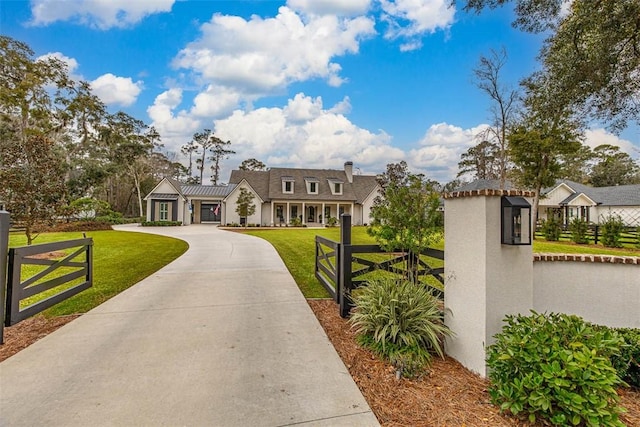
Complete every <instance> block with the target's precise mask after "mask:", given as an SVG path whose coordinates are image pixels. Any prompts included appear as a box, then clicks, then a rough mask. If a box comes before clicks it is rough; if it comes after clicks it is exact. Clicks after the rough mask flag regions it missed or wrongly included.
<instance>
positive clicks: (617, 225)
mask: <svg viewBox="0 0 640 427" xmlns="http://www.w3.org/2000/svg"><path fill="white" fill-rule="evenodd" d="M600 225H601V226H602V227H601V228H602V244H603V245H604V246H606V247H608V248H621V247H622V243H620V237H621V236H622V231H623V230H624V223H623V222H622V218H620V217H619V216H618V215H609V216H608V217H607V218H606V219H604V221H601V222H600Z"/></svg>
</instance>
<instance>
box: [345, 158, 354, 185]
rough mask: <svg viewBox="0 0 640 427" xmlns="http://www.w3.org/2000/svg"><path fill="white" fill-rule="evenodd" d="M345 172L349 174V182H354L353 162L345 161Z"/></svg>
mask: <svg viewBox="0 0 640 427" xmlns="http://www.w3.org/2000/svg"><path fill="white" fill-rule="evenodd" d="M344 173H345V174H346V175H347V181H349V184H353V162H345V164H344Z"/></svg>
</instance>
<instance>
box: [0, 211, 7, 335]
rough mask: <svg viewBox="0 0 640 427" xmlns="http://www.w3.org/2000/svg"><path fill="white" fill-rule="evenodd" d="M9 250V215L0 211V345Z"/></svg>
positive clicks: (2, 332) (2, 330) (2, 331)
mask: <svg viewBox="0 0 640 427" xmlns="http://www.w3.org/2000/svg"><path fill="white" fill-rule="evenodd" d="M8 248H9V213H8V212H5V211H0V344H4V320H5V319H4V318H5V315H6V313H5V310H6V302H5V300H6V295H7V293H6V287H7V264H8V261H7V251H8Z"/></svg>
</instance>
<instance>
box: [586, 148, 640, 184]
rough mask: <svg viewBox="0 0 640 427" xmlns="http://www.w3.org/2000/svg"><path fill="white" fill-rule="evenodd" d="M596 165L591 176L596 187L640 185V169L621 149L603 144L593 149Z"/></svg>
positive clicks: (591, 180)
mask: <svg viewBox="0 0 640 427" xmlns="http://www.w3.org/2000/svg"><path fill="white" fill-rule="evenodd" d="M593 154H594V158H595V163H594V165H593V168H592V169H591V174H590V176H589V178H590V182H591V185H593V186H594V187H609V186H613V185H628V184H637V183H640V167H638V165H637V164H636V163H635V162H634V161H633V159H632V158H631V156H630V155H628V154H627V153H624V152H622V151H620V148H618V147H616V146H613V145H609V144H603V145H599V146H597V147H596V148H594V149H593Z"/></svg>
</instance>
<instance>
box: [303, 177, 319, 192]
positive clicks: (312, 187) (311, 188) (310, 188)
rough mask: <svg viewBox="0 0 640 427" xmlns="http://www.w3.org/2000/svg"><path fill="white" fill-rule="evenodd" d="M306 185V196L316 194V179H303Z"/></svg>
mask: <svg viewBox="0 0 640 427" xmlns="http://www.w3.org/2000/svg"><path fill="white" fill-rule="evenodd" d="M304 181H305V182H306V183H307V194H318V178H313V177H305V179H304Z"/></svg>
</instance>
